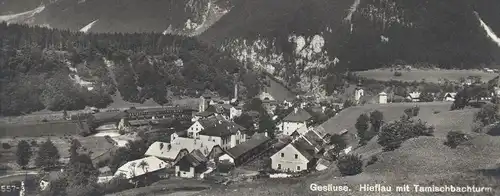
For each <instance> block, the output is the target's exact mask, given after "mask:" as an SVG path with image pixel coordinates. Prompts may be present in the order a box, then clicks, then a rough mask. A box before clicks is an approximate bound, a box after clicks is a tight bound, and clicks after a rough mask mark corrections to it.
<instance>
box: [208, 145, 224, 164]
mask: <svg viewBox="0 0 500 196" xmlns="http://www.w3.org/2000/svg"><path fill="white" fill-rule="evenodd" d="M224 152H225V151H224V150H223V149H222V148H221V147H220V146H219V145H216V146H214V147H213V148H212V150H211V151H210V152H209V153H208V155H207V159H208V160H209V161H211V160H215V159H216V158H217V157H219V156H221V155H222V154H224Z"/></svg>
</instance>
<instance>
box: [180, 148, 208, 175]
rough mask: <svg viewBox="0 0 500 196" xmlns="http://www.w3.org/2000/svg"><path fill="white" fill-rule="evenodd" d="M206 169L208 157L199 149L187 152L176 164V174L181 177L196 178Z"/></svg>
mask: <svg viewBox="0 0 500 196" xmlns="http://www.w3.org/2000/svg"><path fill="white" fill-rule="evenodd" d="M206 170H207V158H206V157H205V156H204V155H203V154H202V153H201V152H200V151H199V150H194V151H193V152H191V153H189V154H187V155H186V156H184V157H182V158H181V159H180V160H179V161H178V162H177V163H176V164H175V176H177V177H181V178H194V177H196V175H197V174H198V175H199V174H201V173H203V172H204V171H206Z"/></svg>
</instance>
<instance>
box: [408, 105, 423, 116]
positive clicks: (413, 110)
mask: <svg viewBox="0 0 500 196" xmlns="http://www.w3.org/2000/svg"><path fill="white" fill-rule="evenodd" d="M404 112H405V114H406V115H407V116H408V117H415V116H418V113H419V112H420V107H418V106H415V107H412V108H406V109H405V111H404Z"/></svg>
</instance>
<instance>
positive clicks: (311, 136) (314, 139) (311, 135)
mask: <svg viewBox="0 0 500 196" xmlns="http://www.w3.org/2000/svg"><path fill="white" fill-rule="evenodd" d="M303 137H304V139H306V140H307V141H308V142H309V143H311V145H312V146H314V147H316V148H319V147H320V146H322V145H323V139H322V138H321V137H320V136H319V135H318V134H316V133H315V132H314V131H308V132H307V133H305V134H304V136H303Z"/></svg>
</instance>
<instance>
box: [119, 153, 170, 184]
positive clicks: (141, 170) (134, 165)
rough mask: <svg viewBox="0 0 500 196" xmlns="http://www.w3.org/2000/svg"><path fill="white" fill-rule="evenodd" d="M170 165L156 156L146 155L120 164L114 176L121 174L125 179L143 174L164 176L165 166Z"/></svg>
mask: <svg viewBox="0 0 500 196" xmlns="http://www.w3.org/2000/svg"><path fill="white" fill-rule="evenodd" d="M170 166H171V165H169V164H168V163H166V162H164V161H162V160H160V159H158V158H156V157H146V158H142V159H138V160H134V161H129V162H127V163H125V164H124V165H122V166H121V167H120V168H118V170H117V171H116V172H115V176H123V177H124V178H125V179H129V180H131V179H134V178H136V177H139V176H143V175H145V174H154V175H158V176H159V177H164V176H165V175H166V171H165V169H166V168H169V167H170Z"/></svg>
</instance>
